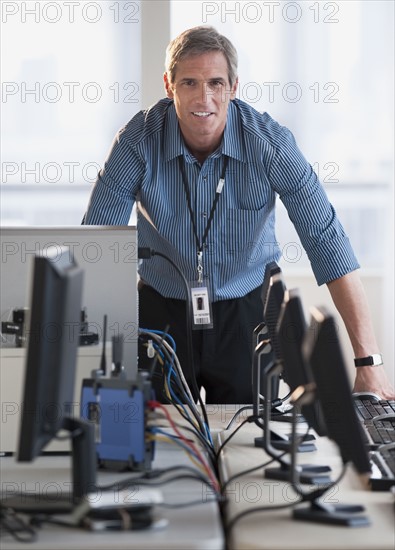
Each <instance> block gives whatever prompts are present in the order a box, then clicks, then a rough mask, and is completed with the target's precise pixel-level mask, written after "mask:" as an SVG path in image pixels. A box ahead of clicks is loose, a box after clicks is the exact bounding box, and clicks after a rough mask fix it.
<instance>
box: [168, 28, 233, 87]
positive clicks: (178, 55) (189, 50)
mask: <svg viewBox="0 0 395 550" xmlns="http://www.w3.org/2000/svg"><path fill="white" fill-rule="evenodd" d="M207 52H221V53H223V54H224V56H225V59H226V62H227V64H228V77H229V84H230V85H231V86H233V84H234V83H235V82H236V78H237V51H236V49H235V47H234V46H233V44H232V43H231V41H230V40H229V39H228V38H226V36H223V35H222V34H219V32H218V31H217V30H216V29H215V28H214V27H210V26H204V25H202V26H199V27H193V28H192V29H188V30H186V31H184V32H182V33H181V34H180V35H178V36H177V37H176V38H174V40H172V41H171V42H170V44H169V45H168V46H167V49H166V62H165V68H166V73H167V76H168V79H169V82H171V83H172V82H174V78H175V75H176V69H177V63H178V62H179V61H181V60H182V59H185V58H186V57H191V56H194V55H201V54H204V53H207Z"/></svg>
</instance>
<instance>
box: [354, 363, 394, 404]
mask: <svg viewBox="0 0 395 550" xmlns="http://www.w3.org/2000/svg"><path fill="white" fill-rule="evenodd" d="M356 371H357V374H356V377H355V383H354V388H353V392H361V391H365V392H373V393H376V394H377V395H380V397H381V398H382V399H395V391H394V388H393V387H392V385H391V383H390V381H389V380H388V377H387V374H386V372H385V370H384V367H383V365H380V366H378V367H358V368H357V369H356Z"/></svg>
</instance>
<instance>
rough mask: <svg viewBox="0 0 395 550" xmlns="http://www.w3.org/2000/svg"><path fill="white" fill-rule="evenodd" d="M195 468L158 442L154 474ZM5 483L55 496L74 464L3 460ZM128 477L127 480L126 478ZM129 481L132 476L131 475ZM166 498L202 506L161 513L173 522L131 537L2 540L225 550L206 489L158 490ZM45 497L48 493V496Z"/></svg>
mask: <svg viewBox="0 0 395 550" xmlns="http://www.w3.org/2000/svg"><path fill="white" fill-rule="evenodd" d="M185 464H187V465H191V462H190V461H189V459H188V458H187V457H186V455H185V454H184V452H183V451H182V450H181V449H180V448H179V447H177V446H175V445H173V444H170V443H166V442H162V441H161V442H158V445H157V449H156V457H155V460H154V463H153V467H154V468H158V467H161V468H165V467H168V466H175V465H185ZM0 469H1V483H2V487H3V488H4V487H5V484H6V483H13V484H18V485H20V486H21V490H24V487H22V485H21V483H22V481H25V482H26V483H27V488H28V489H30V490H33V489H34V488H35V486H36V485H37V488H38V490H40V488H41V490H42V491H44V490H45V488H47V489H50V487H49V483H50V482H51V481H52V484H54V485H55V489H54V487H52V490H53V491H54V490H57V487H59V488H60V489H61V490H62V489H64V490H67V488H68V487H69V481H70V472H69V459H68V458H67V457H48V456H44V457H39V458H38V459H36V461H35V462H34V463H33V464H31V465H30V464H29V465H26V464H18V463H16V462H15V461H14V459H13V458H12V457H3V458H0ZM126 475H127V474H126ZM129 475H130V473H129ZM122 477H125V473H123V474H116V473H112V472H103V471H101V472H100V473H99V476H98V485H107V484H109V483H113V482H115V481H117V480H120V479H121V478H122ZM159 489H160V490H161V491H162V492H163V497H164V502H166V503H182V502H185V503H187V502H190V501H193V500H200V501H203V503H202V504H199V505H195V506H185V507H181V508H176V509H170V508H164V507H158V508H157V511H158V515H160V516H161V517H163V518H165V519H167V520H168V525H167V527H165V528H164V529H161V530H157V531H152V530H145V531H128V532H119V531H115V532H99V533H95V532H89V531H84V530H82V529H69V528H61V527H57V526H51V525H45V526H43V528H42V529H41V530H39V531H38V540H37V542H35V543H32V544H28V545H26V543H18V542H16V541H14V540H12V539H11V537H9V536H7V537H6V538H3V539H1V543H0V546H1V549H2V550H20V549H24V550H26V548H31V549H32V550H54V548H56V549H57V550H69V549H70V550H81V549H87V550H99V549H102V548H103V549H106V550H108V549H122V548H127V549H131V548H138V549H147V550H148V549H149V550H160V549H169V550H170V549H174V550H177V549H179V550H186V549H201V550H223V548H224V536H223V531H222V524H221V518H220V514H219V509H218V505H217V504H216V503H214V502H207V500H208V499H210V498H211V497H212V494H211V492H210V491H209V490H207V489H206V486H205V485H203V484H201V483H200V482H199V481H193V480H191V481H189V480H187V481H179V482H176V483H171V484H168V485H163V486H161V487H160V488H159ZM44 494H45V493H44Z"/></svg>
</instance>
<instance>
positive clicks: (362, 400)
mask: <svg viewBox="0 0 395 550" xmlns="http://www.w3.org/2000/svg"><path fill="white" fill-rule="evenodd" d="M354 405H355V407H356V409H357V413H358V415H359V418H360V420H363V421H366V420H370V419H372V418H374V417H376V416H380V415H382V414H385V415H389V414H394V415H395V401H392V400H385V399H381V400H378V401H374V400H372V399H371V398H368V397H354Z"/></svg>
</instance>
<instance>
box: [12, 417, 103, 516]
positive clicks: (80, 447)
mask: <svg viewBox="0 0 395 550" xmlns="http://www.w3.org/2000/svg"><path fill="white" fill-rule="evenodd" d="M62 429H64V430H66V431H68V432H70V437H71V445H72V450H71V459H72V488H73V489H72V492H70V493H64V492H62V493H61V494H59V492H56V493H55V492H54V493H49V492H42V493H40V492H39V493H33V492H29V493H22V492H21V493H13V494H9V496H8V495H6V496H5V498H4V499H3V496H2V499H1V505H2V506H4V507H7V508H12V509H13V510H14V511H16V512H24V513H27V514H68V513H70V512H71V511H72V510H73V509H74V507H75V506H76V504H78V503H79V502H81V501H82V499H83V497H84V496H85V495H87V494H89V493H95V492H96V491H97V485H96V468H97V459H96V446H95V438H94V426H93V424H91V423H90V422H87V421H85V420H82V419H79V418H70V417H66V418H65V419H64V421H63V425H62ZM49 473H50V472H49Z"/></svg>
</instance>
